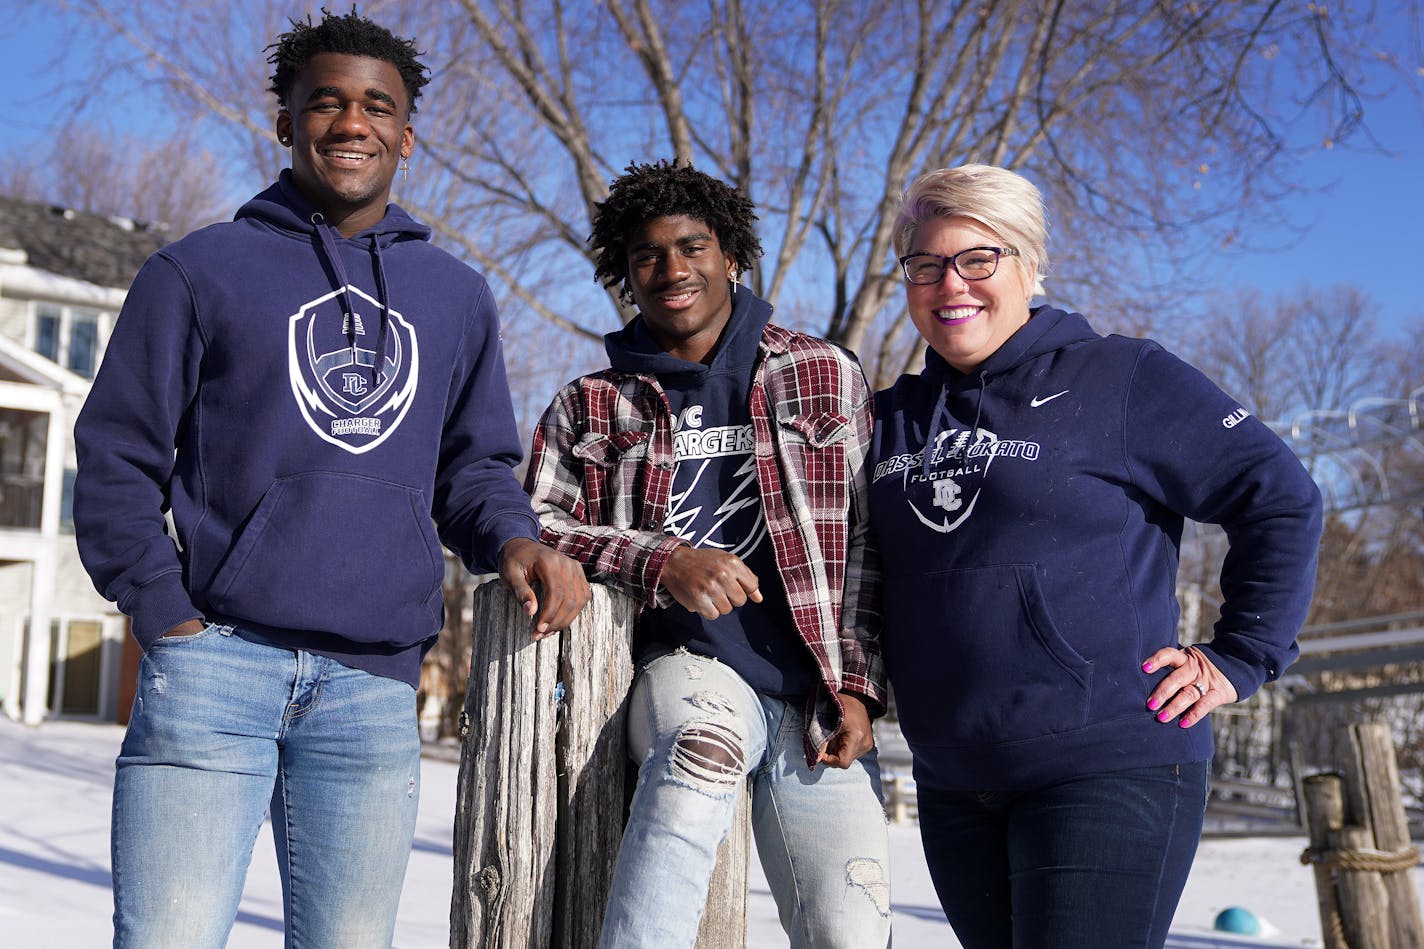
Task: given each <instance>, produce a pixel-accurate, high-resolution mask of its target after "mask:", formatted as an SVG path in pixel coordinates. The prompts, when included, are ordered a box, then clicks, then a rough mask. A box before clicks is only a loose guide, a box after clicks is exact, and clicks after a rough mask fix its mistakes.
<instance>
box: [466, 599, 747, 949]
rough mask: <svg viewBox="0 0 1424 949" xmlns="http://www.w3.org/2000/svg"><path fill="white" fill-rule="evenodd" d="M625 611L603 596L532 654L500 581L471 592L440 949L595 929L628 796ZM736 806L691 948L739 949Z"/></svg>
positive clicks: (541, 940) (519, 942) (743, 882)
mask: <svg viewBox="0 0 1424 949" xmlns="http://www.w3.org/2000/svg"><path fill="white" fill-rule="evenodd" d="M636 614H637V609H636V606H635V604H634V603H633V602H632V601H631V600H630V599H628V598H627V597H625V596H623V595H621V594H619V593H617V592H615V591H612V590H610V589H608V588H607V587H603V586H594V587H593V600H592V601H591V602H590V603H589V605H588V606H587V607H585V608H584V611H583V613H581V614H580V615H579V618H578V619H577V620H576V621H575V622H574V624H573V627H572V628H571V629H570V630H569V631H568V632H566V633H563V634H560V635H557V636H550V637H548V638H546V639H543V640H541V641H540V642H538V643H535V642H532V641H531V640H530V638H529V618H528V617H527V616H525V615H524V611H523V610H522V609H521V608H520V606H519V604H518V603H517V602H516V601H515V600H514V598H513V596H511V595H510V593H509V591H508V589H507V588H505V587H504V585H503V584H501V583H486V584H484V585H482V586H480V587H478V588H477V589H476V590H475V600H474V623H473V625H472V629H473V632H474V635H473V650H472V654H471V657H470V681H469V688H468V690H467V692H466V696H465V711H464V714H463V716H462V719H461V735H462V744H461V751H460V776H459V788H458V791H457V794H456V805H455V848H454V849H455V885H454V893H453V896H452V898H451V906H450V945H451V947H452V949H474V947H480V949H536V947H537V949H545V947H558V949H582V947H586V946H594V945H596V944H597V942H598V931H599V926H600V925H601V923H602V920H603V909H604V904H605V902H606V899H607V894H608V884H609V882H610V880H611V879H612V873H613V863H614V859H615V858H616V856H617V854H618V842H619V840H620V839H621V837H622V832H623V810H624V807H623V802H624V800H625V799H626V795H627V793H628V792H629V791H631V788H627V787H625V784H626V780H625V778H626V777H627V776H628V774H629V769H628V768H627V766H626V761H627V752H626V743H625V739H624V730H623V712H624V706H625V700H626V697H627V693H628V688H629V686H630V684H631V681H632V673H633V668H632V662H631V658H630V644H631V642H632V635H633V622H634V619H635V617H636ZM748 811H749V807H748V800H747V798H746V794H745V792H744V793H743V800H742V801H741V803H740V805H739V807H738V818H737V823H736V824H735V825H734V826H733V829H732V833H731V834H730V835H729V837H728V840H727V841H726V842H725V843H724V844H723V845H722V849H721V850H719V851H718V865H717V872H716V874H715V875H714V877H713V881H712V886H711V888H710V890H709V895H708V900H707V909H706V912H705V913H704V915H703V922H702V929H701V931H700V933H699V937H698V946H699V947H700V949H711V947H717V949H725V947H729V946H741V945H743V944H745V941H746V899H747V875H746V868H747V854H748V851H749V844H750V837H751V835H750V822H749V814H748Z"/></svg>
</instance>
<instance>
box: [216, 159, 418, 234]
mask: <svg viewBox="0 0 1424 949" xmlns="http://www.w3.org/2000/svg"><path fill="white" fill-rule="evenodd" d="M320 215H321V212H320V211H318V210H317V209H316V208H315V207H313V206H312V203H311V202H310V201H308V200H307V199H306V197H305V196H304V195H303V194H302V193H301V191H300V190H299V189H298V188H297V185H296V182H294V181H293V180H292V170H291V169H290V168H286V169H283V170H282V174H281V175H280V176H279V177H278V178H277V181H276V182H275V183H274V184H273V185H271V186H270V187H268V188H267V189H266V190H265V191H263V192H262V193H261V194H258V195H257V196H256V197H254V198H252V199H251V200H249V201H248V202H247V203H245V204H244V205H243V206H242V207H240V208H238V209H237V214H236V215H234V217H233V219H234V220H238V221H240V220H242V219H243V218H251V219H254V220H259V221H265V222H266V223H267V224H269V225H271V226H272V227H275V228H277V229H279V230H283V231H292V232H294V233H297V234H313V233H315V231H316V229H317V224H318V218H319V216H320ZM321 220H322V221H324V218H322V219H321ZM326 226H328V227H330V225H326ZM332 230H335V229H334V228H332ZM430 234H431V230H430V228H429V227H428V226H426V225H424V224H421V223H420V222H419V221H417V220H416V219H415V218H413V217H411V216H410V215H409V214H407V213H406V212H405V210H404V209H403V208H402V207H401V206H400V205H398V204H387V205H386V215H385V217H383V218H381V220H380V222H379V223H377V224H376V225H375V226H374V227H370V228H367V229H366V230H364V231H362V232H361V233H359V234H356V235H354V236H352V237H351V238H349V239H350V240H353V241H369V240H370V237H371V236H374V237H375V238H376V239H377V240H378V241H379V243H380V244H382V245H383V246H386V247H389V246H390V245H391V244H393V243H394V242H395V241H397V240H418V241H428V240H430ZM336 239H337V240H346V239H347V238H343V237H341V235H340V233H339V232H338V233H337V235H336Z"/></svg>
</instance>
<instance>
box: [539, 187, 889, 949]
mask: <svg viewBox="0 0 1424 949" xmlns="http://www.w3.org/2000/svg"><path fill="white" fill-rule="evenodd" d="M755 219H756V215H755V214H754V213H753V207H752V204H751V202H750V201H749V200H747V198H746V197H745V196H744V195H743V194H742V193H741V192H740V191H738V190H736V189H734V188H731V187H729V186H728V185H726V184H724V183H722V182H720V181H717V180H716V179H713V178H711V177H709V176H707V175H705V174H702V173H701V172H699V171H696V170H694V169H693V168H692V167H691V166H690V165H686V164H678V163H672V164H668V163H665V162H659V163H657V164H652V165H632V166H630V167H629V169H628V171H627V172H626V173H625V174H624V175H623V176H622V177H620V178H618V179H616V180H615V181H614V182H613V186H612V191H611V193H610V194H609V197H608V200H607V201H605V202H604V203H603V204H601V205H599V207H598V210H597V213H596V214H595V216H594V221H593V235H592V236H591V237H590V239H589V240H590V243H591V244H592V245H593V247H594V248H595V249H596V250H597V252H598V261H597V266H596V269H595V277H596V279H599V280H601V281H602V282H603V283H604V285H605V286H612V285H615V284H618V285H621V292H622V293H623V294H624V296H625V298H628V297H631V299H632V300H633V302H635V303H636V304H637V306H638V309H639V315H638V317H637V318H635V319H634V320H633V321H632V322H631V323H629V324H628V325H627V326H626V327H624V328H623V329H622V330H619V331H618V332H615V333H610V334H609V335H608V336H607V337H606V340H605V344H606V348H607V351H608V355H609V360H610V367H609V368H608V369H604V370H602V371H600V372H596V373H593V374H591V375H587V376H584V377H582V378H580V379H578V380H575V381H574V382H572V383H570V384H569V385H568V386H566V387H565V388H564V389H563V390H562V391H561V392H560V393H559V394H558V396H557V397H556V398H555V400H554V402H553V404H552V405H551V406H549V408H548V410H547V411H546V412H545V413H544V417H543V418H542V420H541V421H540V423H539V426H538V429H537V430H536V431H535V433H534V445H533V453H532V457H531V460H530V466H529V474H528V478H527V481H526V488H527V490H528V491H529V493H530V495H531V496H532V497H533V500H534V509H535V511H536V512H537V513H538V514H539V517H540V520H541V522H542V525H543V540H544V542H545V543H547V544H549V545H551V546H553V547H555V548H556V549H557V550H559V551H561V552H563V553H566V554H568V555H569V556H571V557H573V558H574V559H576V560H578V561H580V562H582V563H583V565H584V567H585V569H586V570H587V571H588V573H589V576H590V578H591V579H594V580H596V581H601V582H604V583H609V584H612V585H613V586H615V587H617V588H619V589H620V590H623V591H624V592H625V593H628V594H629V595H631V596H633V597H635V598H636V599H637V600H639V601H640V602H642V603H644V604H645V605H646V607H647V609H645V610H644V612H643V614H642V618H641V621H640V624H639V642H638V663H639V669H640V671H639V674H638V677H637V680H636V682H635V684H634V688H633V693H632V696H631V699H630V702H629V713H628V736H629V748H630V754H631V755H632V756H633V758H634V760H635V761H636V762H637V763H638V764H639V766H640V768H639V774H638V786H637V791H636V793H635V794H634V798H633V805H632V813H631V815H630V817H629V821H628V826H627V829H626V831H625V833H624V836H623V843H622V846H621V848H620V850H619V854H618V866H617V871H616V873H615V877H614V882H613V890H612V894H611V897H610V901H609V907H608V914H607V917H606V919H605V921H604V927H603V945H605V946H616V947H619V949H626V947H630V946H655V947H658V949H664V947H669V946H691V945H692V944H693V941H694V939H695V937H696V933H697V927H698V923H699V921H700V917H701V913H702V908H703V905H704V903H705V900H706V896H707V885H708V881H709V879H710V877H711V874H712V869H713V866H714V864H715V860H716V849H717V845H718V843H719V842H720V841H721V840H722V838H723V837H725V836H726V834H727V831H728V828H729V827H730V825H731V822H732V818H733V815H734V811H735V806H736V802H737V798H738V791H739V789H740V786H741V783H742V781H743V780H744V779H745V778H747V777H750V778H751V779H752V825H753V828H754V831H755V833H756V840H757V851H758V853H759V854H760V856H761V860H762V865H763V867H764V869H765V871H766V876H767V880H768V881H769V883H770V885H771V889H772V892H773V894H774V896H775V897H776V901H777V906H778V908H779V910H780V916H781V923H782V926H783V927H784V928H785V929H786V932H787V934H788V935H789V936H790V937H791V944H792V945H793V946H811V945H814V946H845V947H855V949H866V947H878V946H884V945H885V944H886V942H887V940H888V936H889V929H890V903H889V863H888V859H889V858H888V844H887V840H886V832H885V821H884V816H883V811H882V809H881V801H880V771H879V766H878V764H877V761H876V757H875V747H874V740H873V737H872V734H871V727H870V721H871V719H872V718H873V717H874V716H876V715H879V714H881V713H882V712H883V711H884V703H885V679H884V670H883V667H882V663H881V656H880V621H879V615H878V609H877V604H876V600H877V597H878V591H879V586H880V576H879V562H878V556H877V555H876V553H875V550H874V548H873V547H872V546H871V543H870V539H869V531H868V529H867V524H866V520H865V492H866V479H865V473H864V471H863V463H864V460H865V454H866V449H867V447H868V446H869V443H870V432H871V416H870V403H869V395H870V393H869V391H868V388H867V386H866V382H865V378H864V376H863V374H862V373H861V370H860V366H859V364H858V363H857V362H856V361H855V358H854V357H853V356H851V355H850V354H848V353H847V352H845V351H844V350H842V349H840V348H838V347H836V346H833V345H831V344H830V343H827V342H825V341H824V340H820V339H816V338H814V337H810V336H806V335H803V334H801V333H794V332H791V331H789V330H785V329H782V328H781V327H778V326H776V325H774V324H772V323H770V318H771V306H770V305H769V304H767V303H766V302H765V301H763V300H761V299H759V298H758V297H756V296H755V295H754V294H753V293H752V292H751V291H750V290H748V289H747V288H745V287H742V286H739V285H738V284H737V282H736V281H737V277H738V275H739V274H740V273H741V272H743V271H746V270H748V269H750V268H751V266H752V265H753V263H754V262H755V261H756V259H757V257H759V256H760V254H761V245H760V243H759V241H758V240H757V238H756V234H755V231H754V228H753V222H754V221H755Z"/></svg>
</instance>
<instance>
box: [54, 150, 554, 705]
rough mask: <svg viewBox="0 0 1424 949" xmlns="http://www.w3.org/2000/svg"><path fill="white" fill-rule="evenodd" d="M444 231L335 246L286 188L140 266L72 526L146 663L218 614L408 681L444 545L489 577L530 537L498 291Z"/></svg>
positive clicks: (409, 225) (394, 223) (84, 417)
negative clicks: (182, 626) (446, 244)
mask: <svg viewBox="0 0 1424 949" xmlns="http://www.w3.org/2000/svg"><path fill="white" fill-rule="evenodd" d="M429 236H430V229H429V228H427V227H425V226H424V225H421V224H419V223H417V222H416V221H414V220H413V219H411V218H410V217H409V216H408V215H407V214H406V213H405V212H404V211H402V210H401V209H400V208H399V207H397V206H396V205H394V204H392V205H389V206H388V207H387V209H386V215H385V217H384V219H383V220H382V221H381V222H380V223H379V224H377V225H376V226H374V227H372V228H370V229H368V230H366V231H363V232H361V233H360V234H357V235H355V236H353V237H351V238H343V237H342V236H341V234H340V233H339V232H337V231H336V230H335V229H334V228H333V227H331V226H330V225H329V224H327V223H326V222H325V221H324V220H323V219H322V216H321V215H320V214H319V213H317V212H316V211H315V210H314V209H313V208H312V207H311V206H310V205H309V204H308V203H307V202H306V200H305V199H304V198H303V197H302V196H301V194H300V193H299V192H298V191H297V189H296V188H295V187H294V186H293V184H292V181H291V177H290V172H283V173H282V177H281V179H280V180H279V181H278V182H277V183H276V184H274V185H273V186H272V187H270V188H268V189H267V190H266V191H264V192H263V193H262V194H260V195H258V196H257V197H255V198H253V199H252V200H251V201H249V202H248V203H247V204H245V205H244V206H243V207H242V209H241V210H240V211H239V212H238V214H237V217H236V219H235V220H234V221H233V222H231V223H227V224H218V225H214V226H212V227H208V228H205V229H203V230H200V231H197V232H195V233H193V234H191V235H189V236H188V237H185V238H184V239H183V240H181V241H178V242H177V243H175V244H172V245H170V246H168V247H166V248H164V249H163V250H161V251H159V252H158V253H157V254H155V255H154V256H153V257H151V258H150V259H149V260H148V262H147V263H146V264H145V265H144V266H143V269H142V270H140V272H139V274H138V276H137V278H136V279H135V280H134V284H133V287H132V288H131V289H130V291H129V294H128V298H127V300H126V302H125V304H124V307H123V311H122V313H121V314H120V316H119V319H118V321H117V323H116V324H115V327H114V332H113V336H112V338H111V339H110V340H109V345H108V349H107V351H106V353H105V356H104V361H103V364H102V366H101V368H100V370H99V373H98V375H97V376H96V378H95V380H94V386H93V389H92V391H91V393H90V395H89V398H88V400H87V401H86V403H85V405H84V409H83V411H82V412H81V413H80V416H79V419H78V422H77V424H76V425H75V441H76V445H77V450H78V458H79V471H78V477H77V480H76V482H75V488H74V523H75V532H76V534H77V539H78V542H79V552H80V556H81V558H82V559H83V561H84V565H85V567H86V568H87V569H88V571H89V573H90V576H91V577H92V578H93V580H94V584H95V586H96V587H97V588H98V589H99V591H100V592H101V593H102V594H103V595H104V596H106V597H108V598H109V599H111V600H115V601H116V602H117V603H118V605H119V608H120V609H121V610H123V611H124V612H125V613H127V614H129V615H130V616H131V617H132V619H133V632H134V636H135V637H136V638H137V640H138V642H139V644H140V645H141V646H143V647H144V648H145V649H147V648H148V646H149V645H150V644H152V642H153V641H154V640H155V639H157V638H158V637H159V636H161V635H162V634H163V633H164V632H165V631H167V630H168V629H170V628H172V627H173V626H175V625H177V624H178V623H181V622H183V621H185V620H188V619H193V618H204V619H207V620H209V621H213V622H222V623H235V624H238V625H241V626H245V627H247V628H250V629H252V630H254V631H256V632H258V633H259V634H261V635H263V636H266V637H267V638H269V639H272V640H274V641H276V642H279V643H282V644H285V645H289V646H292V647H294V648H301V649H307V650H310V651H312V652H316V653H319V654H322V655H326V656H330V657H332V658H335V659H337V660H339V661H341V662H343V663H345V664H347V665H350V666H353V667H356V668H361V669H365V670H367V671H370V672H374V673H377V674H380V675H385V676H389V677H392V678H399V679H403V680H405V681H407V682H410V683H411V684H412V685H414V684H416V683H417V682H418V680H419V674H420V659H421V657H422V656H423V654H424V652H425V650H427V649H428V648H429V647H430V645H432V644H433V642H434V639H435V637H436V636H437V635H438V633H439V631H440V628H441V626H442V625H443V621H444V601H443V597H442V595H441V583H442V579H443V576H444V563H443V556H442V552H441V544H442V542H443V543H444V545H446V546H448V547H450V548H451V549H452V550H454V551H456V552H457V553H458V554H459V555H460V556H461V558H462V559H463V560H464V562H465V563H466V564H467V565H468V566H469V567H470V569H471V570H474V571H476V572H485V571H491V570H494V569H496V567H497V560H498V556H499V550H500V548H501V547H502V546H503V545H504V543H505V542H506V541H508V540H510V539H511V538H514V537H529V538H537V536H538V522H537V520H536V519H535V517H534V514H533V511H532V510H531V509H530V506H529V501H528V498H527V497H526V496H525V495H524V493H523V491H522V490H521V489H520V487H519V483H518V481H517V480H516V478H515V476H514V473H513V466H514V465H516V464H518V462H519V459H520V445H519V437H518V432H517V430H516V427H515V423H514V417H513V410H512V406H511V403H510V396H509V389H508V386H507V383H506V381H505V371H504V362H503V356H502V353H501V348H500V343H499V324H498V318H497V316H496V313H495V307H494V303H493V301H492V299H491V298H490V292H489V288H488V286H487V285H486V284H485V281H484V280H483V278H481V277H480V276H479V275H478V274H476V273H475V272H474V271H473V270H471V269H470V268H469V267H467V266H465V265H464V264H462V263H460V262H459V261H457V260H456V259H455V258H453V257H451V256H450V255H449V254H446V253H445V252H444V251H441V250H439V249H437V248H435V247H434V246H433V245H431V244H430V243H429ZM170 508H171V510H172V515H173V523H174V525H175V526H176V528H177V538H176V540H177V544H178V546H177V547H175V545H174V541H173V540H172V539H170V538H169V537H168V536H167V532H166V530H165V524H164V516H163V512H164V511H165V510H168V509H170Z"/></svg>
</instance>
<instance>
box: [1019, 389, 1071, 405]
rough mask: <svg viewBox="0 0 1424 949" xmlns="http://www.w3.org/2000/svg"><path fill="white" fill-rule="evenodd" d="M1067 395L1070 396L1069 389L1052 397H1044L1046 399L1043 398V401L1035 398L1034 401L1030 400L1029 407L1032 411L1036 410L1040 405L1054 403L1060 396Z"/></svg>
mask: <svg viewBox="0 0 1424 949" xmlns="http://www.w3.org/2000/svg"><path fill="white" fill-rule="evenodd" d="M1067 394H1068V390H1067V389H1064V390H1063V391H1062V392H1055V393H1053V394H1052V395H1050V396H1046V397H1044V398H1042V399H1040V398H1039V397H1038V396H1034V397H1033V398H1032V399H1029V401H1028V406H1029V408H1031V409H1036V408H1038V407H1039V406H1040V405H1043V404H1044V403H1045V402H1052V401H1053V400H1054V399H1056V398H1058V397H1059V396H1060V395H1067Z"/></svg>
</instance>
